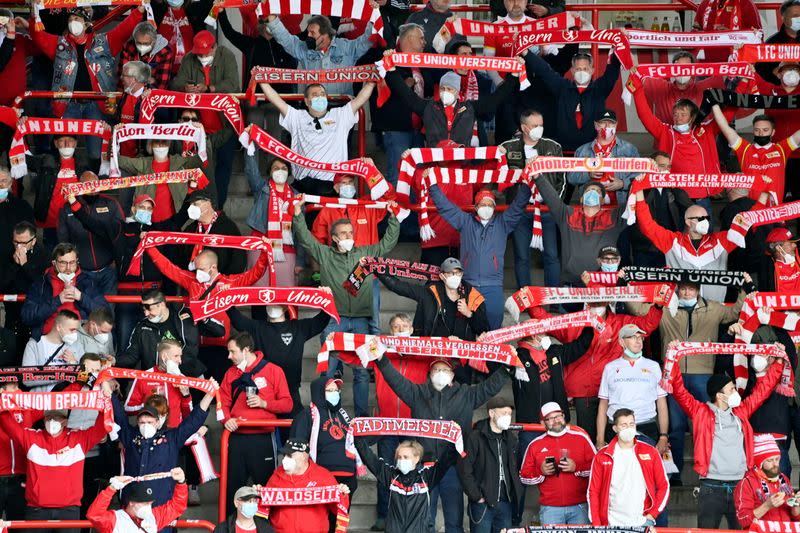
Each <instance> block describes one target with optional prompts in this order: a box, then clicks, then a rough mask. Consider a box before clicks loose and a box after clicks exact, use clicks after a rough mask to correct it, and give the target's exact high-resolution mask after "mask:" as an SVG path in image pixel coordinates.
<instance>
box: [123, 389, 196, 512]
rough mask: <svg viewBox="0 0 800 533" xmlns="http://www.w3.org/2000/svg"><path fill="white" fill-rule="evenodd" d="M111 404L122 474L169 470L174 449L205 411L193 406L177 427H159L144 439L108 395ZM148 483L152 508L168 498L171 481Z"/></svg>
mask: <svg viewBox="0 0 800 533" xmlns="http://www.w3.org/2000/svg"><path fill="white" fill-rule="evenodd" d="M111 404H112V405H113V406H114V422H116V423H117V425H118V426H119V427H120V429H119V442H120V444H122V447H123V449H124V454H125V455H124V460H125V475H126V476H143V475H145V474H155V473H156V472H169V471H170V470H172V469H173V468H175V467H176V466H178V452H180V450H181V448H183V445H184V443H185V442H186V439H188V438H189V437H191V436H192V435H194V434H195V433H196V432H197V430H198V429H200V426H202V425H203V422H205V421H206V417H207V416H208V411H206V410H205V409H202V408H201V407H199V406H197V407H195V408H194V409H192V412H191V413H190V414H189V416H188V417H186V418H184V419H183V422H181V423H180V425H179V426H178V427H176V428H166V429H164V428H162V429H159V430H158V431H157V432H156V434H155V436H153V438H151V439H145V438H144V437H142V435H141V434H140V433H139V427H138V426H134V425H133V424H131V423H130V422H128V414H127V413H126V412H125V408H124V407H122V403H121V402H120V400H119V398H117V396H116V395H114V396H112V397H111ZM148 486H149V487H151V488H152V489H153V498H154V499H155V501H154V503H153V507H156V506H158V505H162V504H164V503H166V502H168V501H169V500H170V498H172V491H173V489H174V488H175V480H173V479H172V478H162V479H154V480H152V481H149V482H148Z"/></svg>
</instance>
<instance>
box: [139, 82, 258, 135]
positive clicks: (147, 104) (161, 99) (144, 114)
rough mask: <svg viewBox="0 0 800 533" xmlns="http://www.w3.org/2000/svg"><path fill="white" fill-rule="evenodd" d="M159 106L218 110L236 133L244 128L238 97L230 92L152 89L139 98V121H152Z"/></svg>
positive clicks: (239, 132)
mask: <svg viewBox="0 0 800 533" xmlns="http://www.w3.org/2000/svg"><path fill="white" fill-rule="evenodd" d="M161 107H169V108H194V109H202V110H204V111H219V112H220V113H222V114H224V115H225V118H226V119H227V120H228V122H229V123H230V125H231V126H233V129H234V130H235V131H236V133H237V135H238V134H241V133H242V131H243V130H244V121H243V119H242V108H241V106H240V105H239V99H238V98H236V97H235V96H233V95H231V94H222V93H207V94H195V93H179V92H175V91H162V90H158V89H152V90H151V91H150V92H149V94H148V95H147V96H145V97H144V98H142V100H141V107H140V113H141V122H142V123H145V124H149V123H152V122H153V120H154V119H155V112H156V109H159V108H161Z"/></svg>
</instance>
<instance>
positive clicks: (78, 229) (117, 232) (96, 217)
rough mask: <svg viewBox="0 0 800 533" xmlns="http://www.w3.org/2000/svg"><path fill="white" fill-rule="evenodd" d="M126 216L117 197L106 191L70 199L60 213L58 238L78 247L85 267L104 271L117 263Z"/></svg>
mask: <svg viewBox="0 0 800 533" xmlns="http://www.w3.org/2000/svg"><path fill="white" fill-rule="evenodd" d="M124 221H125V216H124V215H123V214H122V208H121V207H120V205H119V202H117V201H116V200H115V199H113V198H111V197H110V196H106V195H105V194H98V195H96V196H95V195H92V196H84V197H80V198H78V200H77V202H75V204H70V203H69V202H67V203H66V204H64V207H62V208H61V212H60V213H59V214H58V228H57V229H58V240H59V242H71V243H72V244H74V245H75V247H76V248H77V250H78V260H79V261H80V264H81V268H84V269H86V270H100V269H101V268H105V267H107V266H109V265H111V263H113V262H114V259H115V258H116V250H117V241H118V240H119V238H120V236H121V234H122V225H123V223H124Z"/></svg>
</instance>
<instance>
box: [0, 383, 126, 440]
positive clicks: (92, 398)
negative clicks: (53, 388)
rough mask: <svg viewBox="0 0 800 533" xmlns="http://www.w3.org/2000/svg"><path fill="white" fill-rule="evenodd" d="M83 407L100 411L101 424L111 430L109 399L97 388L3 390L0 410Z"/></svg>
mask: <svg viewBox="0 0 800 533" xmlns="http://www.w3.org/2000/svg"><path fill="white" fill-rule="evenodd" d="M70 409H83V410H86V411H100V412H101V413H102V414H103V425H104V426H105V428H106V431H109V432H110V431H111V429H112V427H113V425H114V418H113V413H112V409H111V401H110V400H109V399H108V398H106V397H105V396H104V395H103V393H102V392H101V391H99V390H87V391H72V392H3V393H0V411H51V410H70Z"/></svg>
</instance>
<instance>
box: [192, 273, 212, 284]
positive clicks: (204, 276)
mask: <svg viewBox="0 0 800 533" xmlns="http://www.w3.org/2000/svg"><path fill="white" fill-rule="evenodd" d="M194 276H195V278H196V279H197V281H199V282H200V283H208V282H209V281H211V274H209V273H208V272H206V271H205V270H197V271H196V272H195V273H194Z"/></svg>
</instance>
